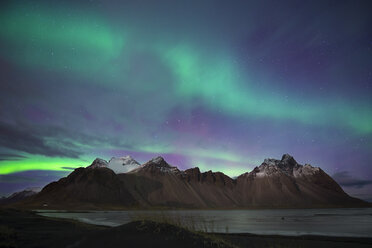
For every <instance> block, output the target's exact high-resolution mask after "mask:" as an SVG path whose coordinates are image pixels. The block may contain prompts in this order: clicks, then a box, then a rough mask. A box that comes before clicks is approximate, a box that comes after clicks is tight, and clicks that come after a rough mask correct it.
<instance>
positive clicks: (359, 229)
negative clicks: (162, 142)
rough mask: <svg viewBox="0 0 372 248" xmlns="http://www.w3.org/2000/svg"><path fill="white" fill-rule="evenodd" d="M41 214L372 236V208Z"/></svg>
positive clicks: (270, 231)
mask: <svg viewBox="0 0 372 248" xmlns="http://www.w3.org/2000/svg"><path fill="white" fill-rule="evenodd" d="M38 212H39V214H40V215H43V216H49V217H58V218H70V219H75V220H79V221H82V222H86V223H90V224H99V225H106V226H118V225H122V224H125V223H128V222H130V221H132V220H134V219H138V218H141V217H143V216H150V217H152V218H155V219H156V218H158V219H163V218H171V219H174V220H176V221H182V222H183V223H185V224H186V225H188V226H194V227H195V228H196V229H200V230H206V229H207V230H208V231H212V232H229V233H254V234H279V235H304V234H313V235H329V236H350V237H372V208H363V209H358V208H349V209H275V210H272V209H267V210H169V211H90V212H81V213H74V212H67V211H50V210H48V211H43V210H38Z"/></svg>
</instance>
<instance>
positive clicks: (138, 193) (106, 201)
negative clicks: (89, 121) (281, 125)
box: [17, 154, 368, 209]
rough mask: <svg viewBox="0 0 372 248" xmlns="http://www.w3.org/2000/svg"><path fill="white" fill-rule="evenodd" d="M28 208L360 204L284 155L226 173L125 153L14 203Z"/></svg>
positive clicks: (322, 174)
mask: <svg viewBox="0 0 372 248" xmlns="http://www.w3.org/2000/svg"><path fill="white" fill-rule="evenodd" d="M17 204H18V205H19V206H23V207H28V208H51V209H123V208H136V209H137V208H146V209H148V208H191V209H196V208H198V209H213V208H217V209H243V208H313V207H361V206H367V205H368V203H366V202H364V201H362V200H359V199H356V198H353V197H351V196H349V195H348V194H346V193H345V192H344V191H343V189H342V188H341V187H340V186H339V185H338V184H337V183H336V182H335V181H334V180H333V179H332V178H331V177H330V176H329V175H328V174H327V173H325V172H324V171H323V170H322V169H321V168H319V167H313V166H311V165H309V164H305V165H301V164H298V163H297V162H296V160H295V159H294V158H293V157H292V156H290V155H289V154H284V155H283V156H282V158H281V159H280V160H279V159H265V160H264V162H263V163H262V164H261V165H260V166H258V167H255V168H254V169H253V170H252V171H251V172H247V173H244V174H242V175H240V176H238V177H237V178H234V179H233V178H230V177H229V176H227V175H225V174H223V173H222V172H212V171H207V172H201V171H200V169H199V168H198V167H195V168H191V169H187V170H184V171H183V170H179V169H178V168H177V167H175V166H172V165H170V164H168V163H167V162H166V161H165V160H164V158H162V157H156V158H153V159H151V160H150V161H148V162H146V163H144V164H142V165H141V164H139V163H138V162H137V161H136V160H134V159H133V158H132V157H130V156H125V157H121V158H112V159H110V161H109V162H107V161H106V160H103V159H100V158H97V159H95V160H94V161H93V163H92V164H91V165H89V166H87V167H86V168H83V167H81V168H77V169H75V170H74V171H73V172H72V173H71V174H69V175H68V176H67V177H64V178H61V179H60V180H59V181H57V182H52V183H50V184H48V185H46V186H45V187H44V188H43V189H42V190H41V192H39V193H38V194H35V195H33V196H31V197H28V198H27V199H25V200H23V201H21V202H19V203H17Z"/></svg>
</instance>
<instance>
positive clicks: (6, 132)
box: [0, 122, 80, 158]
mask: <svg viewBox="0 0 372 248" xmlns="http://www.w3.org/2000/svg"><path fill="white" fill-rule="evenodd" d="M48 132H50V130H45V131H42V130H41V129H38V130H35V129H33V128H31V127H22V126H20V125H8V124H5V123H1V122H0V147H5V148H8V149H13V150H18V151H22V152H27V153H30V154H40V155H46V156H51V157H56V156H59V157H70V158H78V157H79V155H80V153H79V152H77V151H76V150H75V149H69V148H66V147H64V146H63V142H62V141H61V144H62V145H59V146H55V145H49V144H48V142H47V141H46V139H45V138H46V137H48ZM65 145H66V144H65Z"/></svg>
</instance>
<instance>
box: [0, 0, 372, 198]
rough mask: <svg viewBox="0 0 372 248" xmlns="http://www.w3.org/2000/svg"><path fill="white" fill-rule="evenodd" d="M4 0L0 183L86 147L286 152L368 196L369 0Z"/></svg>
mask: <svg viewBox="0 0 372 248" xmlns="http://www.w3.org/2000/svg"><path fill="white" fill-rule="evenodd" d="M61 2H62V1H45V2H44V1H25V2H20V1H9V2H6V1H2V2H1V4H0V5H1V7H0V74H1V78H0V80H1V81H0V82H1V83H0V196H1V195H8V194H10V193H11V192H14V191H16V190H21V189H23V188H26V187H31V186H44V185H45V184H47V183H49V182H51V181H52V180H56V179H58V178H60V177H62V176H66V175H67V174H68V173H70V172H71V170H73V169H74V168H76V167H80V166H87V165H89V164H90V163H91V162H92V160H93V159H95V158H96V157H101V158H104V159H107V160H108V159H110V158H111V157H112V156H124V155H131V156H133V157H134V158H135V159H136V160H138V161H139V162H145V161H147V160H149V159H151V158H152V157H154V156H157V155H162V156H163V157H164V158H165V159H166V160H167V161H168V162H169V163H171V164H173V165H176V166H178V167H179V168H180V169H186V168H189V167H194V166H198V167H199V168H200V169H201V170H202V171H206V170H209V169H211V170H213V171H222V172H224V173H226V174H227V175H229V176H237V175H239V174H241V173H243V172H246V171H250V170H252V169H253V168H254V167H255V166H258V165H260V164H261V162H262V161H263V159H264V158H267V157H273V158H281V156H282V154H284V153H289V154H291V155H293V156H294V157H295V159H296V160H297V161H298V162H299V163H302V164H304V163H310V164H312V165H313V166H319V167H321V168H323V169H324V170H325V171H326V172H327V173H328V174H329V175H331V176H334V178H335V179H336V180H337V181H338V182H339V183H340V184H341V185H342V186H343V188H344V189H345V190H346V191H347V192H348V193H350V194H352V195H353V196H356V197H360V198H363V199H371V200H372V164H371V161H372V14H371V13H372V3H371V2H370V1H367V0H366V1H357V0H355V1H200V0H197V1H174V0H169V1H138V0H136V1H103V0H102V1H70V2H68V1H64V2H63V3H61Z"/></svg>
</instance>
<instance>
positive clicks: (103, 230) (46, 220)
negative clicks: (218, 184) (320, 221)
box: [0, 209, 372, 247]
mask: <svg viewBox="0 0 372 248" xmlns="http://www.w3.org/2000/svg"><path fill="white" fill-rule="evenodd" d="M0 220H1V221H0V231H2V230H4V226H5V227H6V230H8V229H9V230H12V231H10V234H9V235H8V236H9V237H10V239H8V242H15V243H14V244H16V243H17V242H19V243H20V246H16V245H15V246H10V247H32V244H33V245H35V244H39V243H38V242H41V245H40V247H50V244H51V243H53V244H55V243H56V242H61V245H66V246H67V245H69V243H71V242H72V243H73V242H76V240H78V239H81V238H82V237H89V239H90V238H91V239H92V240H95V239H96V237H101V238H102V239H103V240H104V239H106V238H105V237H106V236H107V239H108V238H109V237H111V236H112V235H114V236H115V235H117V233H118V232H119V233H123V234H121V236H120V237H121V238H120V239H125V240H127V239H128V240H131V237H132V236H133V237H138V239H139V240H141V239H145V237H146V239H147V240H145V241H146V242H150V241H151V242H152V241H154V240H156V239H157V238H158V235H159V233H156V232H155V233H151V232H150V234H149V233H147V232H145V233H143V231H142V230H140V231H138V230H137V229H135V228H134V226H133V225H134V224H133V223H134V222H130V223H128V224H124V225H120V226H118V227H107V226H101V225H94V224H86V223H84V222H81V221H78V220H74V219H62V218H51V217H44V216H40V215H38V214H37V213H36V212H31V211H24V210H15V209H0ZM40 223H42V225H40ZM158 225H160V227H161V228H163V227H162V225H163V224H161V223H158ZM168 225H169V224H168ZM20 226H21V227H22V232H19V231H17V229H19V227H20ZM146 228H148V229H149V230H152V229H151V225H150V227H147V226H146ZM157 228H158V227H157ZM161 228H160V229H161ZM164 228H165V229H166V230H167V228H173V227H164ZM174 228H178V229H180V230H182V229H183V228H181V227H174ZM44 229H46V230H44ZM178 229H177V230H178ZM156 230H158V229H156ZM12 232H14V233H16V235H15V236H14V237H17V239H19V240H17V239H16V238H14V237H13V236H12ZM43 232H50V233H49V238H50V240H42V239H41V238H40V237H39V236H38V235H40V233H43ZM195 233H196V234H198V235H199V234H200V235H201V236H200V235H199V236H197V237H196V236H195V237H196V240H199V239H203V238H204V236H205V238H206V239H209V238H210V237H212V239H215V238H217V239H216V240H222V241H223V242H227V243H228V244H232V245H234V247H246V246H247V247H267V246H269V247H278V246H276V245H278V244H280V245H282V246H283V245H284V247H299V246H300V247H372V238H368V237H334V236H323V235H300V236H287V235H262V234H259V235H258V234H252V233H203V232H195ZM195 233H193V232H191V233H188V232H186V234H187V235H191V236H192V237H194V236H193V235H195ZM0 234H1V233H0ZM186 234H185V235H186ZM162 235H165V237H166V240H167V238H172V237H171V236H172V233H167V232H165V234H162ZM167 235H170V236H169V237H168V236H167ZM187 235H186V236H187ZM42 236H43V237H44V236H45V234H43V235H42ZM0 237H4V235H3V234H1V235H0ZM12 237H13V239H14V240H12ZM115 237H116V236H115ZM195 237H194V238H195ZM152 239H153V240H152ZM100 240H101V239H99V240H96V242H101V241H100ZM145 241H143V242H145ZM222 241H221V242H222ZM50 242H51V243H50ZM117 242H119V240H118V241H117ZM141 242H142V241H141ZM146 242H145V243H146ZM151 242H150V243H151ZM154 242H155V241H154ZM42 243H45V244H46V245H45V246H43V245H42ZM146 244H147V245H148V244H149V243H146ZM252 244H253V246H252ZM48 245H49V246H48ZM270 245H271V246H270ZM0 246H1V239H0ZM53 247H54V246H53ZM55 247H65V246H55ZM77 247H80V246H77ZM82 247H85V246H82ZM93 247H95V246H93ZM97 247H98V246H97ZM106 247H111V246H106ZM112 247H115V246H112ZM138 247H141V246H138ZM143 247H146V246H143ZM191 247H199V246H191ZM222 247H224V246H222ZM226 247H230V246H226ZM279 247H280V246H279Z"/></svg>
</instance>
